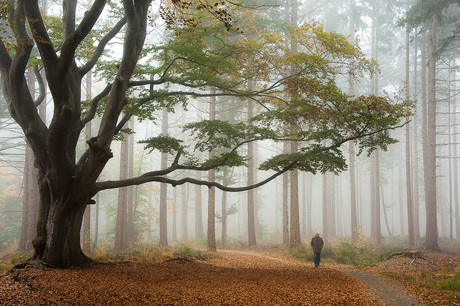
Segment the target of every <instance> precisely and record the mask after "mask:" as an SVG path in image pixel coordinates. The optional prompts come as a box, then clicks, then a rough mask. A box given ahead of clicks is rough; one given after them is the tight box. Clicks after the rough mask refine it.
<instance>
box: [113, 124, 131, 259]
mask: <svg viewBox="0 0 460 306" xmlns="http://www.w3.org/2000/svg"><path fill="white" fill-rule="evenodd" d="M128 127H129V125H128V123H126V124H125V128H128ZM128 160H129V147H128V135H126V134H125V135H124V138H123V140H122V141H121V150H120V180H124V179H127V178H128V163H129V161H128ZM127 214H128V187H122V188H120V189H119V190H118V209H117V224H116V231H115V250H118V251H119V250H124V249H126V248H127V247H128V237H127V223H128V216H127Z"/></svg>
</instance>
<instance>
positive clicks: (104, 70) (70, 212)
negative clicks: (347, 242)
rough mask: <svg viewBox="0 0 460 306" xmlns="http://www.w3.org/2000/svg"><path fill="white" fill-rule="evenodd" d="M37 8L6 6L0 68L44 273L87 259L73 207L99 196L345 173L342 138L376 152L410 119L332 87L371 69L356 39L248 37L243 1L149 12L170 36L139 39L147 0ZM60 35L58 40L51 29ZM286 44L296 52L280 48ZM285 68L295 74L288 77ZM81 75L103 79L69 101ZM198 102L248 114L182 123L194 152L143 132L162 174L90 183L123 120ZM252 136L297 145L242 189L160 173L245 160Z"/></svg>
mask: <svg viewBox="0 0 460 306" xmlns="http://www.w3.org/2000/svg"><path fill="white" fill-rule="evenodd" d="M38 2H39V1H37V0H30V1H18V2H17V3H15V2H14V1H12V2H11V5H10V6H8V8H9V11H8V16H9V17H8V23H9V26H10V29H11V32H12V33H14V35H12V36H11V37H2V39H1V42H0V73H1V78H2V79H1V84H2V88H3V93H4V96H5V98H6V101H7V104H8V106H9V110H10V114H11V116H12V118H13V119H14V120H15V121H16V122H17V123H18V124H19V125H20V126H21V128H22V130H23V132H24V135H25V137H26V139H27V142H28V143H29V145H30V146H31V148H32V150H33V152H34V156H35V164H36V167H37V169H38V178H37V179H38V184H39V190H40V216H39V221H38V227H37V228H38V230H37V238H36V239H35V240H34V242H33V245H34V248H35V255H34V257H35V258H37V259H41V260H44V261H45V262H47V263H49V264H52V265H55V266H59V267H66V266H72V265H80V264H84V263H87V262H89V261H90V259H89V258H87V257H86V256H85V255H84V254H83V252H82V251H81V248H80V227H81V220H82V215H83V212H84V209H85V207H86V205H87V204H88V203H92V202H93V201H92V200H91V198H92V197H94V195H96V194H97V193H98V192H99V191H101V190H104V189H113V188H119V187H123V186H129V185H133V184H142V183H147V182H164V183H169V184H172V185H178V184H183V183H186V182H189V183H194V184H202V185H207V186H209V187H211V186H216V187H218V188H221V189H223V190H228V191H242V190H247V189H250V188H255V187H257V186H260V185H262V184H264V183H266V182H268V181H270V180H271V179H273V178H274V177H276V176H278V175H280V174H281V173H283V172H285V171H288V170H290V169H294V168H298V169H300V170H303V171H310V172H317V171H321V172H326V171H334V172H337V171H341V170H343V169H345V168H346V163H345V158H344V157H343V155H342V152H341V150H340V149H339V147H340V146H341V145H342V144H344V143H346V142H347V141H350V140H358V141H359V145H360V148H361V150H364V149H368V150H370V151H372V150H374V149H375V148H376V147H382V148H386V146H387V145H388V144H391V143H393V142H394V141H395V140H394V139H392V138H391V137H390V133H389V131H390V130H391V129H394V128H396V127H398V126H401V125H403V124H404V122H405V121H406V118H407V117H408V116H409V115H410V103H409V102H408V101H402V100H401V101H393V100H392V99H390V98H388V97H377V96H359V97H355V96H349V95H347V94H345V93H344V92H343V91H342V90H341V89H340V86H339V83H340V80H341V79H342V80H343V78H346V77H347V76H348V75H349V74H350V73H353V74H355V76H357V77H363V76H365V75H366V74H368V73H373V72H375V63H373V62H372V61H369V60H367V59H366V58H365V56H364V54H363V53H362V52H361V50H360V49H359V47H358V46H357V45H352V44H350V43H349V42H348V40H347V39H346V38H345V37H343V36H341V35H339V34H337V33H331V32H327V31H325V30H324V29H323V27H322V26H321V25H320V24H318V23H315V22H313V23H310V24H308V23H306V24H303V25H301V26H299V27H286V28H285V31H284V32H278V31H276V30H270V29H268V30H266V31H264V32H259V30H258V29H257V27H254V26H253V25H252V24H251V23H250V22H246V23H242V25H241V27H239V26H238V25H236V21H237V20H238V18H239V16H240V15H239V14H244V13H245V10H244V9H243V8H244V5H243V4H239V3H232V2H227V1H223V2H222V1H218V2H212V1H211V2H207V3H206V4H203V3H201V2H197V3H195V2H192V3H189V2H185V1H180V0H178V1H172V2H171V3H170V4H164V5H163V6H162V7H161V8H160V9H161V15H162V16H163V19H164V20H166V23H167V25H168V26H169V28H170V29H171V32H170V33H171V35H169V36H168V37H167V38H165V39H164V40H162V41H154V42H152V43H150V42H149V43H148V44H147V43H146V38H149V36H148V33H149V32H150V30H151V29H152V27H153V28H154V29H155V28H158V26H157V25H156V23H155V22H154V20H152V19H149V18H150V16H152V15H154V13H155V12H153V11H152V10H153V9H154V7H153V4H152V3H151V2H150V1H148V0H141V1H132V0H124V1H122V2H121V3H122V6H121V7H118V6H117V3H113V2H110V1H109V2H107V1H105V0H95V1H93V2H92V5H91V7H89V8H88V10H87V11H86V12H85V14H83V15H81V16H79V14H77V12H78V11H79V10H77V5H78V1H69V0H63V1H62V4H63V5H62V19H61V20H59V19H56V18H49V17H48V16H45V15H44V13H43V11H42V10H40V7H39V3H38ZM107 4H110V6H111V9H112V11H111V13H113V15H110V19H109V21H110V22H107V21H104V20H103V19H104V17H105V12H106V8H105V7H106V5H107ZM235 6H236V8H235ZM234 8H235V9H234ZM2 12H3V11H2ZM246 14H247V13H246ZM116 16H118V17H116ZM48 21H49V22H48ZM176 21H177V22H176ZM58 22H59V25H58ZM157 22H158V21H157ZM61 28H62V37H59V36H58V35H56V34H55V33H60V31H59V30H56V29H61ZM96 30H97V31H96ZM242 32H243V33H242ZM294 38H295V41H296V43H297V48H296V51H295V52H293V51H291V48H289V47H288V45H289V43H290V42H292V41H294ZM117 39H122V41H123V48H122V51H120V52H121V56H119V57H114V58H113V59H109V60H108V57H106V56H105V52H108V51H109V49H110V42H111V41H112V40H117ZM35 50H38V53H37V54H36V56H35ZM293 64H294V65H295V67H296V69H295V70H294V71H293V70H290V69H287V67H289V66H290V65H293ZM30 65H32V66H38V67H39V68H40V69H43V70H44V72H45V77H46V80H47V84H48V87H49V90H50V93H51V96H52V103H53V114H52V118H51V122H50V123H49V124H48V123H46V122H43V120H42V119H41V118H40V117H39V115H38V113H37V109H36V104H35V103H34V102H35V101H34V99H33V96H32V95H31V93H30V92H29V90H28V84H27V80H26V78H25V71H26V69H27V68H28V66H30ZM351 67H353V69H351ZM92 69H94V70H95V71H96V72H98V73H99V75H100V76H102V77H104V78H105V80H107V82H108V83H107V86H106V87H105V88H104V89H103V90H101V91H100V92H99V93H97V95H95V97H94V98H93V99H91V100H90V101H82V97H81V96H82V80H83V78H84V77H85V75H86V74H88V73H89V72H90V70H92ZM248 82H251V83H252V84H253V86H251V87H249V86H248ZM160 85H164V86H160ZM210 96H215V97H224V96H233V97H238V98H241V99H251V100H253V101H255V102H256V103H257V104H258V105H259V106H260V111H259V112H258V114H257V115H256V116H254V117H253V118H249V120H248V121H247V122H237V123H230V122H226V121H222V120H204V121H200V122H191V123H188V124H186V125H184V130H183V133H184V134H186V135H189V136H188V137H187V138H188V139H190V140H194V141H195V142H194V144H193V145H190V144H189V143H184V142H183V141H182V140H180V139H174V138H173V137H170V136H168V135H160V134H159V135H155V136H153V137H150V138H149V139H146V140H145V142H144V143H145V146H146V149H149V150H160V151H161V152H166V153H170V154H173V155H174V156H175V157H174V159H173V162H172V163H171V164H170V165H169V166H168V167H167V168H166V169H158V170H156V171H151V172H147V173H143V174H141V175H139V176H137V177H132V178H128V179H125V180H109V181H102V182H99V181H97V180H98V177H99V175H100V174H101V171H102V170H103V169H104V167H105V166H106V164H107V162H108V160H109V159H111V158H112V157H113V153H112V151H111V144H112V142H113V140H114V138H115V136H116V135H117V134H119V133H120V131H121V130H122V127H123V126H124V124H125V122H127V120H129V118H130V117H132V116H137V117H138V118H139V119H140V120H156V115H155V111H156V110H159V109H161V108H163V107H167V108H168V109H169V110H171V111H172V110H173V109H174V107H176V106H177V105H182V106H183V107H187V104H188V103H189V101H190V100H191V99H193V98H196V97H210ZM96 116H99V117H100V123H99V124H98V127H97V129H98V132H97V135H95V136H93V137H92V138H91V139H90V140H88V142H87V143H88V149H87V150H86V151H85V152H84V153H83V154H81V155H80V156H79V155H78V153H77V152H78V151H77V145H78V141H79V137H80V135H81V133H82V130H83V128H84V125H85V124H86V123H88V122H90V121H92V120H93V119H94V118H95V117H96ZM291 127H295V129H292V128H291ZM264 139H266V140H271V141H274V142H283V141H293V140H295V141H297V142H298V143H299V149H298V152H297V153H295V154H283V153H281V154H277V155H275V156H272V157H270V158H269V159H267V160H266V161H264V162H263V163H262V164H261V166H260V169H261V170H274V172H273V173H274V174H273V175H272V176H270V177H269V178H268V179H266V180H264V181H262V182H259V183H257V184H255V185H253V186H243V187H231V186H228V187H227V186H223V185H221V184H219V183H217V182H208V181H205V180H197V179H194V178H191V177H185V178H180V179H173V178H171V177H166V175H167V174H171V173H173V172H175V171H178V170H184V169H186V170H194V171H207V170H210V169H215V168H219V167H222V166H240V165H245V163H246V161H247V160H246V156H245V154H244V152H243V150H242V149H243V146H244V145H245V144H247V143H249V142H253V141H257V140H264ZM213 149H222V150H218V151H217V152H219V153H218V154H217V155H216V156H215V157H213V158H212V159H208V160H204V161H202V160H199V159H198V158H196V157H194V152H196V150H199V151H202V152H205V151H210V150H213Z"/></svg>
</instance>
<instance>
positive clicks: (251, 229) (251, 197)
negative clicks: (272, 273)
mask: <svg viewBox="0 0 460 306" xmlns="http://www.w3.org/2000/svg"><path fill="white" fill-rule="evenodd" d="M248 87H249V89H251V88H252V82H249V84H248ZM253 116H254V104H253V103H252V101H248V119H251V118H252V117H253ZM254 160H255V154H254V142H249V143H248V185H253V184H254V183H255V170H256V169H255V162H254ZM255 201H256V199H255V190H254V189H251V190H249V191H248V245H249V246H253V245H256V244H257V236H256V209H255Z"/></svg>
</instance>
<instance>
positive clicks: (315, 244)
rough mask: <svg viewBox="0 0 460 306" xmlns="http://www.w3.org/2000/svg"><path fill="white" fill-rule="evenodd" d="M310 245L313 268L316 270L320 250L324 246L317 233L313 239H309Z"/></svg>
mask: <svg viewBox="0 0 460 306" xmlns="http://www.w3.org/2000/svg"><path fill="white" fill-rule="evenodd" d="M310 245H311V248H312V249H313V253H314V255H315V268H316V267H317V266H319V261H320V256H321V250H322V249H323V245H324V241H323V238H321V237H320V236H319V232H316V234H315V237H313V238H311V242H310Z"/></svg>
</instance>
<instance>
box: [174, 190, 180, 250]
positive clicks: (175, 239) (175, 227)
mask: <svg viewBox="0 0 460 306" xmlns="http://www.w3.org/2000/svg"><path fill="white" fill-rule="evenodd" d="M173 202H174V209H173V212H172V241H173V242H176V241H177V240H178V239H177V211H178V209H179V208H178V206H179V205H178V203H179V201H178V200H177V188H173Z"/></svg>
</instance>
